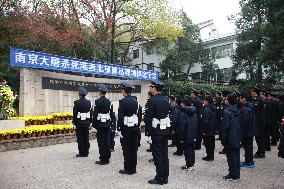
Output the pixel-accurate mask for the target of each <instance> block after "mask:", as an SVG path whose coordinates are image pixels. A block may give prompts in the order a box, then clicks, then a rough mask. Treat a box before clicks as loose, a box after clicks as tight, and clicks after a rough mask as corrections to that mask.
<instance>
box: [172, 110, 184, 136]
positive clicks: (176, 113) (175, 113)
mask: <svg viewBox="0 0 284 189" xmlns="http://www.w3.org/2000/svg"><path fill="white" fill-rule="evenodd" d="M181 109H182V108H181V106H178V105H177V106H175V107H174V109H173V111H172V112H171V128H172V130H173V131H175V132H177V128H178V120H179V115H180V113H181Z"/></svg>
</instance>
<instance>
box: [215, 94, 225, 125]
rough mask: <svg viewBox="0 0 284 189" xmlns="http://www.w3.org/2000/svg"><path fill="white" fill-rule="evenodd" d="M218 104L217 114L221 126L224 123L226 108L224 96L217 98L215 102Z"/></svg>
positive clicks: (218, 123)
mask: <svg viewBox="0 0 284 189" xmlns="http://www.w3.org/2000/svg"><path fill="white" fill-rule="evenodd" d="M215 106H216V116H217V125H218V126H220V125H221V124H222V117H223V112H224V109H225V103H224V101H223V99H222V98H217V99H216V102H215Z"/></svg>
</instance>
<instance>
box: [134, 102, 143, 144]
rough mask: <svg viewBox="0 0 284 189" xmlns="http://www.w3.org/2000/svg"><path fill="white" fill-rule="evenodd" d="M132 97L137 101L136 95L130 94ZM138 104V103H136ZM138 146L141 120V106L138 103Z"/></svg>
mask: <svg viewBox="0 0 284 189" xmlns="http://www.w3.org/2000/svg"><path fill="white" fill-rule="evenodd" d="M132 97H133V98H135V100H136V101H137V102H138V100H137V96H132ZM138 104H139V103H138ZM138 112H139V113H138V115H137V116H138V124H139V125H138V128H139V129H138V147H140V146H141V121H142V106H141V105H140V104H139V111H138Z"/></svg>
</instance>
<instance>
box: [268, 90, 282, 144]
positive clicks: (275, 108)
mask: <svg viewBox="0 0 284 189" xmlns="http://www.w3.org/2000/svg"><path fill="white" fill-rule="evenodd" d="M269 98H270V101H271V146H277V142H278V141H279V130H278V126H279V124H278V121H279V118H280V117H281V115H280V111H279V101H278V100H277V98H276V96H275V95H274V94H272V93H270V94H269Z"/></svg>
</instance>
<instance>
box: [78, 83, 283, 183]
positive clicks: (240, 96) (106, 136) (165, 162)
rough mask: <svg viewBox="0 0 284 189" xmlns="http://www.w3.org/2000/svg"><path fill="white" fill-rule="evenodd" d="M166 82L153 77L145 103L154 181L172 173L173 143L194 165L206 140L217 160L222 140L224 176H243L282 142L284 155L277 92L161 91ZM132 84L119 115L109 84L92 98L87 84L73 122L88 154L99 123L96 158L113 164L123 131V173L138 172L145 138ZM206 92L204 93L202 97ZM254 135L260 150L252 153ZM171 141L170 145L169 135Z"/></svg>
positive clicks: (186, 167)
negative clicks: (185, 93)
mask: <svg viewBox="0 0 284 189" xmlns="http://www.w3.org/2000/svg"><path fill="white" fill-rule="evenodd" d="M163 87H164V84H163V83H162V82H160V81H153V82H151V85H150V91H149V93H148V95H149V98H148V100H147V103H146V105H145V114H144V124H145V135H146V136H148V137H149V140H148V141H149V143H150V148H149V149H147V151H148V152H152V155H153V159H150V160H149V161H150V162H154V164H155V166H156V176H155V177H154V179H152V180H149V181H148V183H149V184H159V185H163V184H167V183H168V177H169V159H168V147H169V146H175V147H176V148H177V150H176V152H174V154H173V155H177V156H182V155H184V156H185V165H184V166H182V167H181V169H182V170H188V171H193V170H194V164H195V151H196V150H200V149H201V146H202V144H203V145H204V146H205V149H206V154H207V155H206V156H205V157H203V158H202V160H204V161H214V153H215V152H214V151H215V142H216V141H215V140H216V139H215V138H216V135H217V137H218V139H217V140H220V141H221V144H222V145H223V150H222V151H220V152H219V153H220V154H226V157H227V161H228V167H229V174H228V175H227V176H224V179H225V180H228V181H237V180H239V179H240V169H241V168H255V166H256V165H255V163H254V159H257V158H265V153H266V152H268V151H271V146H276V145H277V144H278V142H279V140H280V143H279V147H278V149H279V153H278V156H279V157H282V158H284V118H282V117H281V116H284V101H283V99H279V98H278V97H277V96H276V95H274V94H271V93H268V92H266V91H264V90H261V89H259V88H257V87H252V88H251V90H250V92H247V93H240V92H238V91H234V92H230V91H218V92H217V93H216V94H212V93H210V92H209V91H205V94H204V95H201V93H200V91H198V89H193V90H192V93H191V95H188V96H184V97H180V96H174V95H171V96H169V97H168V98H166V97H164V96H163V95H162V93H161V91H162V89H163ZM133 89H134V87H133V85H131V84H130V83H127V82H123V83H121V92H122V96H123V98H122V99H121V100H120V101H119V107H118V115H117V116H115V113H114V112H113V107H112V104H111V101H110V100H109V99H107V98H106V96H105V95H106V93H107V92H108V89H107V88H106V87H105V86H104V85H99V98H98V99H97V100H96V101H95V104H94V106H93V105H92V102H91V101H89V100H87V99H86V98H85V97H86V95H87V93H88V92H87V90H86V89H85V88H80V89H79V96H80V99H79V100H77V101H75V102H74V108H73V123H74V126H75V127H76V131H77V132H76V133H77V142H78V149H79V154H77V155H76V156H77V157H87V156H88V154H89V148H90V144H89V127H90V125H91V126H92V127H94V128H95V129H96V131H97V132H96V135H97V142H98V147H99V155H100V156H99V161H96V164H99V165H106V164H109V161H110V158H111V152H112V151H114V145H115V143H114V136H115V132H116V131H117V132H118V135H119V136H120V143H121V146H122V150H123V157H124V169H122V170H120V171H119V173H120V174H126V175H132V174H135V173H136V166H137V151H138V147H139V146H140V139H141V128H140V126H141V122H142V120H143V115H142V107H141V106H140V105H139V103H138V101H137V97H135V96H132V95H131V92H132V90H133ZM201 96H202V97H201ZM254 137H255V139H256V143H257V151H256V153H255V154H253V149H254V148H253V141H254ZM169 139H171V140H172V144H171V145H168V140H169ZM241 147H243V148H244V151H245V161H244V162H240V148H241Z"/></svg>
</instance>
